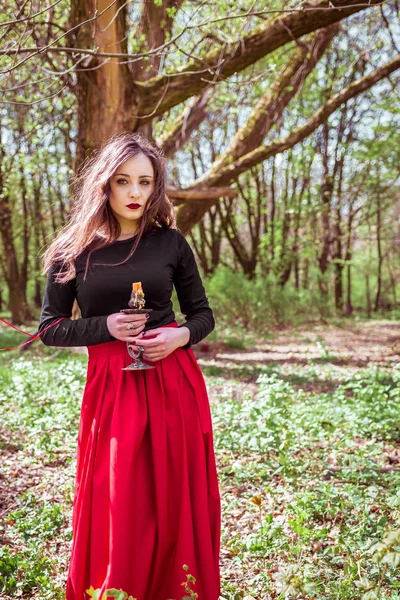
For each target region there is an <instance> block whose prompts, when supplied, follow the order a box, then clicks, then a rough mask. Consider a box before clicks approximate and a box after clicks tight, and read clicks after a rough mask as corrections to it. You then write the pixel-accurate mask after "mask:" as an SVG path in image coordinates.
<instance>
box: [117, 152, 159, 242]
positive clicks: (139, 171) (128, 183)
mask: <svg viewBox="0 0 400 600" xmlns="http://www.w3.org/2000/svg"><path fill="white" fill-rule="evenodd" d="M110 186H111V193H110V206H111V210H112V211H113V213H114V215H115V217H116V219H117V220H118V222H119V224H120V225H121V233H122V234H126V233H134V232H135V231H136V229H137V227H138V219H140V217H141V216H142V215H143V212H144V209H145V206H146V203H147V201H148V199H149V198H150V196H151V194H152V192H153V190H154V169H153V165H152V162H151V160H150V159H149V158H148V157H147V156H145V155H144V154H141V153H140V154H135V156H132V157H131V158H129V159H128V160H126V161H125V162H123V163H121V164H120V166H119V167H118V169H117V170H116V171H115V173H114V175H113V176H112V177H111V179H110Z"/></svg>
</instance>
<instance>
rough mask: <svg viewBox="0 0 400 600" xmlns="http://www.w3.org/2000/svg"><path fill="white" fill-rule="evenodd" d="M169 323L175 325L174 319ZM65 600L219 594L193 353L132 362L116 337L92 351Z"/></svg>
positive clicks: (206, 439) (215, 526) (211, 475)
mask: <svg viewBox="0 0 400 600" xmlns="http://www.w3.org/2000/svg"><path fill="white" fill-rule="evenodd" d="M167 327H177V323H176V322H174V323H171V324H169V325H167ZM88 351H89V362H88V370H87V381H86V386H85V389H84V394H83V400H82V409H81V417H80V425H79V435H78V448H77V473H76V482H75V493H74V506H73V517H72V529H73V543H72V554H71V560H70V565H69V571H68V580H67V590H66V599H67V600H88V599H89V595H88V594H86V590H87V589H88V588H90V586H93V587H94V588H95V589H99V588H100V589H101V595H100V598H102V594H103V593H104V591H105V590H106V589H109V588H117V589H122V590H123V591H125V592H127V593H128V594H130V595H132V596H133V598H137V600H169V599H174V600H181V598H182V597H183V596H187V595H190V594H187V593H185V588H184V586H182V585H181V584H182V582H184V581H186V575H187V574H190V575H193V576H194V577H195V578H196V583H195V584H193V583H192V584H190V589H191V590H193V591H194V592H196V593H197V594H198V600H218V597H219V594H220V576H219V549H220V495H219V488H218V478H217V470H216V464H215V456H214V447H213V432H212V422H211V414H210V406H209V401H208V396H207V389H206V386H205V383H204V378H203V375H202V372H201V370H200V367H199V365H198V364H197V361H196V358H195V356H194V354H193V352H192V350H191V349H188V350H185V349H183V348H178V349H177V350H175V351H174V352H172V353H171V354H170V355H169V356H167V357H166V358H164V359H162V360H160V361H155V362H154V363H151V364H153V365H154V366H155V368H154V369H149V370H145V371H122V370H121V368H122V367H124V366H127V365H128V364H130V363H131V362H132V359H131V357H130V356H129V354H128V352H127V349H126V343H125V342H122V341H120V340H116V341H114V342H107V343H103V344H97V345H95V346H89V347H88ZM183 565H187V566H188V569H187V570H184V568H183Z"/></svg>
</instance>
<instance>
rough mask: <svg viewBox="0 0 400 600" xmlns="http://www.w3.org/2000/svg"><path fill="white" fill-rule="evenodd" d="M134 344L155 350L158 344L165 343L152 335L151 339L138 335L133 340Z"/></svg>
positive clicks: (157, 336)
mask: <svg viewBox="0 0 400 600" xmlns="http://www.w3.org/2000/svg"><path fill="white" fill-rule="evenodd" d="M135 342H136V343H137V344H138V345H140V346H143V348H155V347H157V346H160V344H163V343H165V342H164V340H161V339H160V337H159V335H154V336H152V337H144V335H143V334H142V335H141V336H140V335H139V336H138V337H137V338H136V339H135Z"/></svg>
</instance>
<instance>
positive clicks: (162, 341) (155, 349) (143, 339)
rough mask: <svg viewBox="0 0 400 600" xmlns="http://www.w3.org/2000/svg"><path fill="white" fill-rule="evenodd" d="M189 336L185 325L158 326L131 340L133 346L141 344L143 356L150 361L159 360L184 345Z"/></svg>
mask: <svg viewBox="0 0 400 600" xmlns="http://www.w3.org/2000/svg"><path fill="white" fill-rule="evenodd" d="M189 338H190V331H189V329H188V328H187V327H179V328H178V327H176V328H174V329H172V327H171V328H168V327H158V328H157V329H149V331H145V332H143V333H141V334H140V335H139V336H138V337H137V338H136V339H135V341H134V342H133V344H132V345H133V346H143V348H144V352H143V358H144V359H145V360H150V361H152V362H154V361H157V360H161V359H162V358H165V357H166V356H168V354H171V352H173V351H174V350H176V349H177V348H180V347H181V346H185V344H187V343H188V341H189Z"/></svg>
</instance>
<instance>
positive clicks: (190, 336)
mask: <svg viewBox="0 0 400 600" xmlns="http://www.w3.org/2000/svg"><path fill="white" fill-rule="evenodd" d="M180 327H186V329H189V341H188V343H187V344H185V345H184V346H181V348H183V349H184V350H188V349H189V348H190V347H191V345H192V342H191V338H192V332H191V331H190V327H188V324H187V323H182V325H178V328H180Z"/></svg>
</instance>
